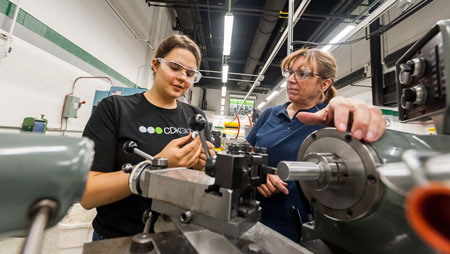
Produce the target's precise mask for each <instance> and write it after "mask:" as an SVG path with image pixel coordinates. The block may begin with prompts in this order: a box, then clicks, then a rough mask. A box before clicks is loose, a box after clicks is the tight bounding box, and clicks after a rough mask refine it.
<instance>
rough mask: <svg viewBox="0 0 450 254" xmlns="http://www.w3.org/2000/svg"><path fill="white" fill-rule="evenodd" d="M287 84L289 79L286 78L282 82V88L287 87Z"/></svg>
mask: <svg viewBox="0 0 450 254" xmlns="http://www.w3.org/2000/svg"><path fill="white" fill-rule="evenodd" d="M286 85H287V81H286V80H285V81H284V82H283V83H281V86H280V87H281V88H285V87H286Z"/></svg>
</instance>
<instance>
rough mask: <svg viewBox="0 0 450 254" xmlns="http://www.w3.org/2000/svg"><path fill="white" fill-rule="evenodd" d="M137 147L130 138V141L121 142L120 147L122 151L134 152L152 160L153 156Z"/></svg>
mask: <svg viewBox="0 0 450 254" xmlns="http://www.w3.org/2000/svg"><path fill="white" fill-rule="evenodd" d="M137 147H138V145H137V144H136V142H134V141H131V140H130V141H127V142H125V143H124V144H123V147H122V148H123V151H124V153H126V154H130V153H135V154H137V155H139V156H141V157H142V158H144V159H146V160H149V161H153V156H151V155H150V154H148V153H145V152H143V151H141V150H139V149H138V148H137Z"/></svg>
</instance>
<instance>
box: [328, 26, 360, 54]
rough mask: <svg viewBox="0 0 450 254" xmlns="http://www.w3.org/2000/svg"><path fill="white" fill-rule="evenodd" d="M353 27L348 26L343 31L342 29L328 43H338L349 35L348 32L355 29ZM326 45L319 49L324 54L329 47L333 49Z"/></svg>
mask: <svg viewBox="0 0 450 254" xmlns="http://www.w3.org/2000/svg"><path fill="white" fill-rule="evenodd" d="M355 27H356V26H355V25H348V26H346V27H345V28H344V29H342V31H340V32H339V33H338V34H337V35H336V36H335V37H334V38H333V39H332V40H331V41H330V42H329V43H330V44H333V43H338V42H339V41H340V40H341V39H342V38H344V36H346V35H347V34H348V33H350V31H351V30H352V29H353V28H355ZM330 44H328V45H326V46H325V47H323V48H321V50H322V51H324V52H328V51H329V50H330V49H331V47H333V46H334V45H330Z"/></svg>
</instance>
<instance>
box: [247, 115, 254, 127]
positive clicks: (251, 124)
mask: <svg viewBox="0 0 450 254" xmlns="http://www.w3.org/2000/svg"><path fill="white" fill-rule="evenodd" d="M245 115H246V116H247V117H248V121H249V122H250V130H251V129H252V128H253V123H252V119H251V118H250V116H249V115H248V114H245Z"/></svg>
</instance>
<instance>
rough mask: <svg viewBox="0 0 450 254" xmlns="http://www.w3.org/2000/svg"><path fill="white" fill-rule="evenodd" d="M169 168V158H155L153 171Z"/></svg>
mask: <svg viewBox="0 0 450 254" xmlns="http://www.w3.org/2000/svg"><path fill="white" fill-rule="evenodd" d="M168 167H169V160H168V159H167V158H159V157H157V158H153V160H152V168H151V169H152V170H159V169H165V168H168Z"/></svg>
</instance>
